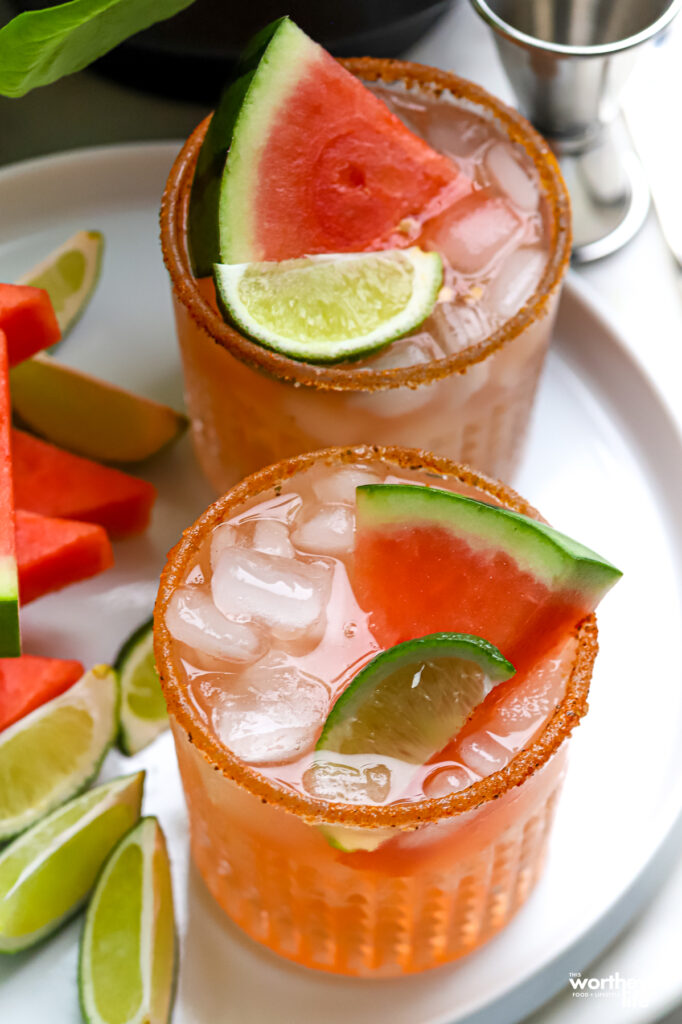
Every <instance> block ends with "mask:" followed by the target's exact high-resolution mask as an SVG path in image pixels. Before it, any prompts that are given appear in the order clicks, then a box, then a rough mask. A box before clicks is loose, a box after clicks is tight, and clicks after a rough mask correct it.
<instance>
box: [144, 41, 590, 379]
mask: <svg viewBox="0 0 682 1024" xmlns="http://www.w3.org/2000/svg"><path fill="white" fill-rule="evenodd" d="M341 63H342V64H343V66H344V67H346V68H347V69H348V70H349V71H351V72H352V73H353V74H354V75H356V76H357V77H359V78H363V79H364V80H365V81H372V82H378V81H381V82H385V83H386V84H390V83H393V82H402V83H403V84H404V85H405V86H406V87H407V88H411V87H413V86H417V87H418V88H421V89H424V90H426V91H428V92H430V93H431V94H432V95H435V96H440V95H441V94H442V93H443V92H449V93H450V94H451V95H452V96H454V97H455V99H462V100H466V101H469V102H473V103H476V104H478V105H479V106H483V107H485V108H486V109H487V110H488V111H491V112H492V114H493V115H494V117H495V119H496V120H497V121H498V123H501V125H502V126H503V128H504V129H505V131H506V133H507V135H508V136H509V138H511V139H512V141H514V142H516V143H518V144H520V145H521V146H523V148H524V150H525V151H526V153H527V155H528V156H529V157H530V158H531V160H532V161H533V164H534V166H535V169H536V171H537V173H538V176H539V179H540V184H541V186H542V189H543V195H544V198H545V200H546V202H547V208H548V211H549V214H550V216H551V234H550V255H549V259H548V261H547V265H546V267H545V270H544V272H543V275H542V278H541V279H540V281H539V283H538V286H537V288H536V289H535V291H534V292H533V294H532V295H531V296H530V298H529V299H528V300H527V302H526V304H525V305H524V306H523V307H522V308H521V309H520V310H519V311H518V312H517V313H516V314H515V315H514V316H513V317H512V318H511V319H510V320H507V322H506V323H504V324H503V325H502V326H501V327H500V328H498V330H497V331H494V332H493V333H492V334H491V335H489V336H488V337H487V338H485V339H484V340H483V341H480V342H477V343H476V344H475V345H469V346H468V347H467V348H465V349H462V350H461V351H460V352H457V353H455V354H453V355H450V356H448V357H447V358H445V359H439V360H433V361H432V362H430V363H422V364H419V365H417V366H407V367H396V368H393V369H387V370H369V369H362V370H360V369H356V368H347V367H346V368H340V367H337V366H329V365H324V366H316V365H314V364H312V363H304V362H298V361H296V360H294V359H289V358H288V357H287V356H284V355H281V354H280V353H278V352H275V351H273V350H271V349H268V348H265V347H264V346H262V345H259V344H257V343H256V342H254V341H251V340H250V339H248V338H246V337H244V335H242V334H240V333H239V331H237V330H235V328H233V327H231V326H230V325H229V324H228V323H226V322H225V320H223V318H222V317H221V315H220V314H219V313H218V312H216V310H215V309H214V308H213V307H212V306H211V305H210V303H208V302H207V301H206V299H205V298H204V297H203V296H202V295H201V292H200V291H199V289H198V287H197V284H196V280H195V278H194V277H193V276H192V272H191V267H190V261H189V254H188V251H187V246H186V218H187V210H188V205H189V194H190V186H191V183H192V178H193V175H194V167H195V164H196V160H197V157H198V155H199V149H200V148H201V143H202V141H203V138H204V134H205V132H206V129H207V127H208V124H209V121H210V119H211V115H209V116H208V117H206V118H205V119H204V120H203V121H202V122H201V123H200V124H199V125H198V126H197V127H196V128H195V130H194V131H193V132H192V134H191V135H190V136H189V138H188V139H187V141H186V143H185V145H184V146H183V148H182V150H181V151H180V153H179V154H178V157H177V158H176V160H175V163H174V164H173V167H172V168H171V171H170V174H169V176H168V180H167V182H166V187H165V189H164V193H163V198H162V201H161V214H160V221H161V247H162V250H163V259H164V263H165V264H166V268H167V270H168V273H169V275H170V278H171V281H172V285H173V291H174V293H175V295H176V297H177V299H178V300H179V301H180V302H181V303H182V304H183V305H184V306H185V308H186V309H187V312H188V313H189V315H190V316H191V318H192V319H193V320H194V321H195V323H197V324H198V326H199V327H201V328H203V329H204V330H205V331H206V333H207V334H208V335H209V337H210V338H212V340H213V341H215V342H216V344H219V345H222V346H223V348H225V349H227V350H228V351H229V352H230V353H231V354H232V355H233V356H235V357H236V358H238V359H240V360H241V362H243V363H246V365H248V366H250V367H252V368H254V369H257V370H261V371H263V372H265V373H267V374H268V375H269V376H273V377H275V378H277V379H279V380H282V381H285V382H288V383H293V384H295V385H298V386H304V387H312V388H316V389H318V390H322V391H325V390H326V391H363V392H367V391H376V390H387V389H389V388H396V387H401V386H407V387H412V388H414V387H418V386H419V385H421V384H428V383H431V382H433V381H436V380H442V379H443V378H445V377H448V376H450V375H451V374H453V373H464V372H465V371H466V370H467V369H468V368H469V367H470V366H473V365H474V364H476V363H479V362H481V361H482V360H484V359H486V358H487V357H488V356H489V355H491V354H492V353H493V352H495V351H497V349H499V348H501V347H502V346H503V345H506V344H507V343H509V342H511V341H513V339H514V338H516V337H518V335H519V334H521V333H522V332H523V331H524V330H525V329H526V328H527V327H528V326H530V325H531V324H532V323H534V322H535V321H536V320H537V319H539V318H540V317H542V316H545V315H546V313H547V308H548V304H549V300H550V298H551V296H552V295H553V294H554V292H555V291H556V290H557V289H558V287H559V286H560V284H561V281H562V278H563V275H564V272H565V270H566V267H567V266H568V262H569V259H570V255H571V243H572V236H571V209H570V199H569V195H568V191H567V189H566V184H565V182H564V180H563V177H562V175H561V171H560V170H559V165H558V163H557V161H556V159H555V157H554V154H553V153H552V151H551V149H550V148H549V146H548V144H547V143H546V142H545V140H544V139H543V138H542V136H541V135H539V133H538V132H536V131H535V129H534V128H533V127H532V125H531V124H530V122H529V121H527V120H526V119H525V118H524V117H522V116H521V114H519V113H518V112H517V111H515V110H513V109H512V108H511V107H508V106H507V105H506V104H504V103H502V102H501V100H498V99H496V98H495V97H494V96H492V95H491V94H490V93H488V92H487V91H486V90H485V89H482V88H481V87H480V86H478V85H475V84H474V83H473V82H468V81H467V80H466V79H463V78H460V77H459V76H458V75H454V74H452V73H451V72H448V71H440V70H438V69H437V68H430V67H427V66H426V65H424V64H415V63H413V62H411V61H398V60H380V59H376V58H373V57H354V58H351V59H348V60H343V61H341Z"/></svg>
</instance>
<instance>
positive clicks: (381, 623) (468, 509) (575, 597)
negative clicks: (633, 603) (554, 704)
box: [354, 484, 621, 678]
mask: <svg viewBox="0 0 682 1024" xmlns="http://www.w3.org/2000/svg"><path fill="white" fill-rule="evenodd" d="M354 573H355V592H356V595H357V597H358V601H359V603H360V604H361V606H362V607H363V608H365V609H366V610H367V611H369V612H370V615H371V628H372V631H373V632H374V634H375V636H376V637H377V639H378V641H379V643H380V644H381V645H382V646H383V647H391V646H393V645H394V644H397V643H400V642H402V641H405V640H411V639H414V638H416V637H419V636H425V635H426V634H429V633H436V632H445V631H448V630H450V631H457V632H462V633H474V634H477V635H478V636H483V637H485V638H486V640H488V641H490V643H493V644H495V646H496V647H499V649H500V651H501V652H502V654H503V655H504V656H505V657H506V658H508V659H509V661H511V663H512V664H513V665H514V666H515V667H516V669H517V673H519V674H521V673H523V672H524V671H525V670H527V669H529V668H530V667H531V666H532V665H533V664H535V663H536V662H537V661H538V660H539V659H540V658H541V657H542V656H543V655H545V654H547V653H548V652H549V651H550V650H551V649H553V648H554V647H555V646H556V645H557V644H558V643H559V642H560V641H562V640H564V639H566V637H567V636H568V635H569V634H570V632H571V631H572V630H573V629H574V627H575V626H576V625H577V624H578V622H580V621H581V619H583V618H584V617H585V616H586V615H588V614H589V613H590V612H592V611H593V610H594V609H595V608H596V606H597V604H598V603H599V601H600V600H601V598H602V597H603V596H604V594H605V593H606V592H607V591H608V590H609V589H610V588H611V587H612V586H613V584H614V583H615V582H616V581H617V580H618V579H619V578H620V576H621V573H620V571H619V570H618V569H616V568H615V566H613V565H611V564H610V563H609V562H606V561H605V560H604V559H602V558H600V556H599V555H597V554H595V553H594V552H593V551H590V550H589V549H588V548H586V547H583V546H582V545H581V544H578V543H576V542H575V541H573V540H571V539H570V538H568V537H565V536H564V535H563V534H561V533H558V532H557V531H556V530H553V529H552V528H551V527H549V526H546V525H545V524H544V523H539V522H536V521H535V520H533V519H529V518H528V517H526V516H522V515H519V514H518V513H516V512H510V511H508V510H507V509H502V508H497V507H495V506H492V505H487V504H483V503H482V502H479V501H475V500H473V499H472V498H466V497H464V496H462V495H460V494H454V493H452V492H450V491H443V490H440V489H439V488H426V487H413V486H410V485H409V484H377V485H370V486H364V487H359V488H358V490H357V532H356V540H355V556H354ZM517 678H518V676H517Z"/></svg>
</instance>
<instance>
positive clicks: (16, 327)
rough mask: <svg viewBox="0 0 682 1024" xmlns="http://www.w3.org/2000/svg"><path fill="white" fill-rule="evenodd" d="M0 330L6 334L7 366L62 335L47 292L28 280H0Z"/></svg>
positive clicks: (38, 350)
mask: <svg viewBox="0 0 682 1024" xmlns="http://www.w3.org/2000/svg"><path fill="white" fill-rule="evenodd" d="M0 330H2V331H4V332H5V334H6V335H7V345H8V352H9V365H10V366H16V364H17V363H21V362H23V361H24V359H28V358H29V357H30V356H32V355H35V353H36V352H40V351H41V350H42V349H44V348H49V347H50V345H54V344H56V342H58V341H59V339H60V338H61V336H62V335H61V331H60V329H59V324H58V322H57V317H56V315H55V311H54V309H53V308H52V303H51V302H50V296H49V295H48V294H47V292H46V291H45V289H44V288H34V287H33V286H32V285H28V284H0Z"/></svg>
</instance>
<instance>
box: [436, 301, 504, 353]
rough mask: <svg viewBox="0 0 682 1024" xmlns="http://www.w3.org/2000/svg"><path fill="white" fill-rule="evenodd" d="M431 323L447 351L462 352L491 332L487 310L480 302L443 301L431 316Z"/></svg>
mask: <svg viewBox="0 0 682 1024" xmlns="http://www.w3.org/2000/svg"><path fill="white" fill-rule="evenodd" d="M429 325H430V326H431V329H432V331H433V333H434V334H435V335H436V337H437V338H438V340H439V342H440V344H441V346H442V348H443V349H445V351H446V352H450V353H455V352H461V351H462V349H465V348H468V347H469V345H475V344H477V343H478V342H479V341H483V339H484V338H487V337H488V335H489V334H490V333H491V325H490V320H489V318H488V316H487V310H486V308H485V307H482V305H481V303H480V302H472V303H466V302H455V303H451V302H441V303H439V304H438V305H437V306H436V308H435V309H434V311H433V313H432V314H431V316H430V317H429Z"/></svg>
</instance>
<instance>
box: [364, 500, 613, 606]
mask: <svg viewBox="0 0 682 1024" xmlns="http://www.w3.org/2000/svg"><path fill="white" fill-rule="evenodd" d="M356 500H357V529H358V531H359V532H360V533H362V531H363V530H368V529H373V528H374V529H382V528H385V527H387V526H400V525H406V526H408V525H414V524H416V523H419V522H422V523H426V524H428V525H439V526H442V527H445V528H446V529H451V530H452V531H453V532H455V533H456V534H457V535H458V536H460V537H464V538H465V539H466V541H467V543H469V544H470V545H471V546H472V547H477V548H479V549H480V550H484V549H485V548H493V547H495V548H498V549H503V550H505V551H506V552H508V553H509V554H511V555H513V557H514V559H515V560H516V562H517V564H518V565H519V567H520V569H522V570H525V571H527V572H529V573H531V574H532V575H533V576H534V577H535V578H536V579H538V580H539V581H540V582H542V583H544V584H545V585H546V586H548V587H550V588H552V589H553V588H555V587H557V586H559V587H561V588H562V589H563V588H570V589H573V590H577V591H579V592H581V593H583V594H585V595H586V596H587V595H590V597H591V598H592V599H593V600H594V603H595V605H596V603H597V602H598V600H599V599H600V598H601V597H602V596H603V595H604V594H605V593H606V591H607V590H609V589H610V588H611V587H612V586H613V585H614V584H615V583H616V581H617V580H619V579H620V577H621V576H622V575H623V574H622V572H621V571H620V569H617V568H616V567H615V565H612V564H611V563H610V562H608V561H606V559H604V558H602V557H601V556H600V555H598V554H597V553H596V552H595V551H592V550H591V549H590V548H588V547H585V545H583V544H580V543H579V542H578V541H575V540H573V539H572V538H571V537H567V536H566V535H565V534H563V533H560V532H559V531H558V530H555V529H554V528H553V527H551V526H548V525H547V524H546V523H541V522H538V521H537V520H535V519H530V518H529V517H528V516H524V515H521V514H520V513H519V512H512V511H511V510H509V509H505V508H500V507H499V506H496V505H488V504H486V503H485V502H480V501H476V500H475V499H474V498H469V497H466V496H465V495H462V494H456V493H454V492H453V491H445V490H442V489H441V488H438V487H413V486H411V485H410V484H366V485H363V486H361V487H358V489H357V492H356Z"/></svg>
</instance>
